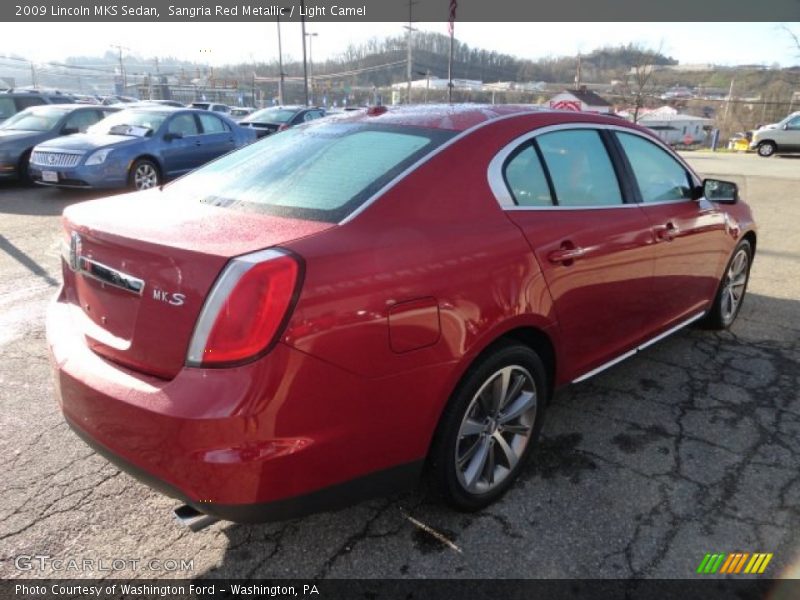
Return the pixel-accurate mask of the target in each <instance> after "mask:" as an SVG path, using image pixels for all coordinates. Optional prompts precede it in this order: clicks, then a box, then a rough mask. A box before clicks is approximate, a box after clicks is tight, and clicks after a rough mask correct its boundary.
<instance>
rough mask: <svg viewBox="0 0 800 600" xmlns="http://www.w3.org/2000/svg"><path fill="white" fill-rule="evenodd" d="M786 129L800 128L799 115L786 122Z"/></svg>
mask: <svg viewBox="0 0 800 600" xmlns="http://www.w3.org/2000/svg"><path fill="white" fill-rule="evenodd" d="M786 128H787V129H800V117H795V118H794V119H791V120H790V121H789V122H788V123H786Z"/></svg>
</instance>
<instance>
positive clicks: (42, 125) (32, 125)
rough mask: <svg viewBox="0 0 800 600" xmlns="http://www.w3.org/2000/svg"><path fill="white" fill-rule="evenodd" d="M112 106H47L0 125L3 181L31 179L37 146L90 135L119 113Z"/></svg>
mask: <svg viewBox="0 0 800 600" xmlns="http://www.w3.org/2000/svg"><path fill="white" fill-rule="evenodd" d="M117 110H118V109H116V108H113V107H111V106H86V105H84V104H43V105H41V106H32V107H30V108H26V109H25V110H23V111H21V112H18V113H17V114H15V115H14V116H13V117H11V118H10V119H8V120H6V121H4V122H3V123H1V124H0V180H2V179H20V180H22V181H27V179H28V159H29V158H30V155H31V150H32V149H33V147H34V146H36V145H37V144H41V143H42V142H46V141H47V140H52V139H53V138H57V137H59V136H62V135H70V134H73V133H79V132H81V131H86V130H87V128H88V127H90V126H91V125H94V124H95V123H97V122H98V121H100V120H101V119H105V118H106V117H107V116H108V115H110V114H111V113H113V112H116V111H117Z"/></svg>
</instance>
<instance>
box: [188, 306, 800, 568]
mask: <svg viewBox="0 0 800 600" xmlns="http://www.w3.org/2000/svg"><path fill="white" fill-rule="evenodd" d="M798 317H800V302H799V301H797V300H793V299H781V298H774V297H768V296H763V295H758V294H750V295H749V296H748V298H747V300H746V302H745V304H744V305H743V308H742V312H741V314H740V316H739V320H738V321H737V322H736V324H735V325H734V327H733V328H732V329H731V330H730V331H724V332H712V331H707V330H704V329H702V328H700V327H691V328H688V329H685V330H683V331H681V332H679V333H677V334H676V335H674V336H672V337H670V338H667V339H666V340H664V341H662V342H660V343H659V344H655V345H654V346H652V347H650V348H648V349H646V350H644V351H642V352H641V353H639V354H638V355H637V356H636V357H633V358H631V359H629V360H627V361H624V362H622V363H620V364H619V365H618V366H615V367H613V368H611V369H609V370H608V371H605V372H604V373H602V374H600V375H598V376H597V377H594V378H592V379H591V380H588V381H586V382H583V383H580V384H577V385H573V386H569V387H567V388H565V389H563V390H561V391H559V393H558V394H557V395H556V397H555V399H554V401H553V402H552V404H551V405H550V407H549V409H548V416H547V421H546V423H545V426H544V431H543V437H542V439H541V440H540V443H539V445H538V447H537V449H536V452H535V454H534V455H533V460H532V461H531V462H530V463H529V464H528V465H527V466H526V468H525V469H524V470H523V472H522V473H521V474H520V478H519V480H518V481H517V483H516V484H515V485H514V486H513V488H512V489H511V490H510V491H509V493H508V494H507V495H506V496H505V497H504V498H503V499H502V500H500V501H499V502H497V503H495V504H493V505H492V506H490V507H488V508H486V509H484V510H482V511H479V512H476V513H469V514H466V513H459V512H455V511H452V510H450V509H448V508H447V507H445V506H443V505H442V504H441V503H439V502H438V501H437V499H436V497H435V495H434V494H433V493H432V492H430V490H428V489H427V487H426V486H425V485H421V486H419V487H418V488H417V489H416V490H413V491H411V492H408V493H406V494H403V495H399V496H394V497H391V498H379V499H373V500H368V501H365V502H362V503H360V504H358V505H355V506H352V507H350V508H347V509H343V510H340V511H337V512H330V513H324V514H316V515H310V516H308V517H304V518H300V519H294V520H290V521H284V522H280V523H268V524H260V525H239V524H233V523H218V524H215V525H213V526H212V529H211V530H210V531H209V532H208V533H209V534H210V535H214V536H219V537H217V538H216V539H219V538H221V537H222V536H224V537H225V538H227V539H226V540H225V541H224V542H223V543H224V544H225V550H224V556H223V557H222V559H221V560H220V561H217V562H215V565H214V566H212V567H210V569H209V570H207V571H206V572H204V573H203V574H202V575H200V577H201V578H204V579H205V578H219V577H221V578H248V577H256V578H273V577H294V578H314V579H318V578H328V577H335V578H337V577H346V578H347V577H355V578H371V577H383V578H398V577H401V578H402V577H573V576H584V577H665V576H669V577H691V576H692V574H693V573H694V569H695V568H696V564H694V562H693V561H695V558H696V556H695V555H696V554H697V552H698V548H700V547H701V546H702V547H703V548H704V547H705V546H706V545H707V543H708V541H709V540H712V541H713V542H714V544H716V545H715V547H717V546H719V547H722V548H728V547H731V548H738V547H740V546H741V545H742V543H744V542H745V541H747V540H750V541H752V540H757V543H756V542H753V543H755V544H756V545H759V544H761V545H763V546H764V547H768V548H770V549H771V550H770V551H771V552H772V551H773V550H772V549H773V548H774V549H775V552H776V554H775V556H776V559H775V560H776V561H781V560H786V561H788V560H790V559H791V555H792V553H793V552H792V549H793V548H795V549H796V548H797V547H800V538H798V535H797V533H796V532H797V531H800V511H798V510H797V508H796V506H794V505H792V502H791V499H790V498H789V496H791V495H792V493H793V492H792V490H793V489H795V488H796V487H797V485H798V481H800V480H798V477H797V474H796V465H797V464H799V463H800V438H798V437H797V435H796V431H797V430H798V429H797V428H798V427H800V419H798V418H797V417H796V415H798V414H800V397H798V396H797V394H796V388H795V386H794V380H795V378H796V365H797V360H798V357H799V356H800V329H798V326H797V323H798V322H800V319H798ZM765 465H774V467H770V468H767V467H766V466H765ZM765 477H766V478H768V480H767V479H765ZM765 485H766V486H767V488H766V489H773V490H774V493H772V494H763V493H761V492H759V490H762V489H764V486H765ZM797 489H798V490H800V487H797ZM775 523H781V525H780V526H777V525H775ZM754 532H755V533H754ZM220 534H221V535H220ZM193 535H201V536H202V535H205V532H203V533H200V534H193ZM742 536H744V537H742ZM714 544H712V545H714ZM759 547H760V546H759ZM576 549H579V550H576ZM781 551H783V552H782V553H781ZM498 554H499V555H502V556H503V557H504V558H503V561H502V565H501V566H502V568H501V566H498V565H499V564H500V563H498V562H497V561H491V560H488V561H487V560H486V556H495V555H498ZM531 556H536V557H543V556H546V557H547V560H543V561H541V562H537V563H536V566H535V568H534V567H533V566H532V563H531V562H530V557H531ZM780 557H783V558H780ZM695 562H696V561H695ZM690 563H692V564H690ZM565 565H567V566H565ZM779 566H780V565H776V567H775V569H776V571H775V572H778V571H777V569H778V567H779ZM498 569H500V570H498Z"/></svg>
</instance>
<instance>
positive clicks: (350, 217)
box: [339, 109, 546, 225]
mask: <svg viewBox="0 0 800 600" xmlns="http://www.w3.org/2000/svg"><path fill="white" fill-rule="evenodd" d="M543 112H546V110H543V109H531V110H529V111H524V112H517V113H511V114H507V115H500V116H498V117H493V118H490V119H487V120H485V121H481V122H480V123H476V124H475V125H473V126H471V127H468V128H467V129H464V130H463V131H461V132H460V133H457V134H456V135H454V136H453V137H451V138H450V139H449V140H447V141H446V142H445V143H444V144H442V145H440V146H437V147H436V148H434V149H433V150H432V151H431V152H429V153H428V154H426V155H425V156H423V157H421V158H420V159H419V160H417V161H416V162H415V163H413V164H412V165H410V166H409V167H408V168H407V169H406V170H404V171H403V172H402V173H400V174H399V175H397V176H396V177H395V178H394V179H392V180H391V181H389V182H388V183H386V185H384V186H383V187H382V188H381V189H379V190H378V191H377V192H375V193H374V194H372V196H370V197H369V198H367V200H366V201H364V202H363V203H362V204H361V206H359V207H358V208H356V209H355V210H354V211H353V212H351V213H350V214H349V215H347V216H346V217H345V218H344V219H342V220H341V221H339V225H345V224H346V223H349V222H350V221H352V220H353V219H355V218H356V217H357V216H358V215H360V214H361V213H362V212H364V211H365V210H367V209H368V208H369V207H370V206H372V204H374V203H375V202H376V201H377V200H378V199H379V198H380V197H381V196H383V195H384V194H385V193H386V192H388V191H389V190H391V189H392V188H393V187H394V186H396V185H397V184H398V183H400V182H401V181H402V180H403V179H405V178H406V177H408V175H409V174H410V173H413V172H414V171H416V170H417V169H419V168H420V167H421V166H422V165H424V164H425V163H427V162H428V161H429V160H431V159H432V158H434V157H435V156H438V155H439V154H440V153H442V152H444V151H445V150H447V149H448V148H450V146H453V145H454V144H457V143H458V142H460V141H461V140H463V139H464V138H465V137H467V136H469V135H471V134H472V133H474V132H476V131H478V130H479V129H482V128H484V127H486V126H487V125H491V124H493V123H498V122H500V121H506V120H508V119H515V118H518V117H529V116H531V115H538V114H542V113H543Z"/></svg>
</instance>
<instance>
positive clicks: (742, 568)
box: [697, 552, 772, 575]
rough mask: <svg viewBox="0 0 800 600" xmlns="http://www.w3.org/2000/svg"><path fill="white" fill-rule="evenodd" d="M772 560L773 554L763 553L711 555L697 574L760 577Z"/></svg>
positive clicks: (700, 566)
mask: <svg viewBox="0 0 800 600" xmlns="http://www.w3.org/2000/svg"><path fill="white" fill-rule="evenodd" d="M771 560H772V554H766V553H763V552H754V553H752V554H751V553H749V552H733V553H731V554H725V553H722V554H711V553H709V554H706V555H705V556H704V557H703V560H702V561H700V565H699V566H698V567H697V572H698V573H700V574H701V575H715V574H720V575H740V574H741V575H760V574H761V573H763V572H764V571H766V570H767V565H768V564H769V561H771Z"/></svg>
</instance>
